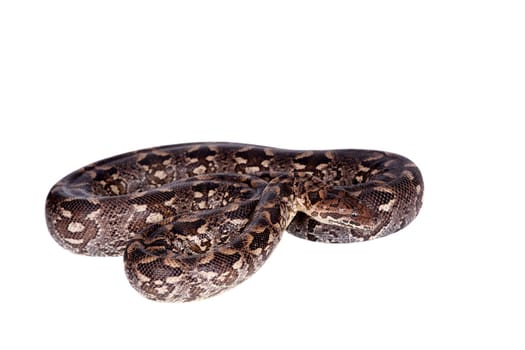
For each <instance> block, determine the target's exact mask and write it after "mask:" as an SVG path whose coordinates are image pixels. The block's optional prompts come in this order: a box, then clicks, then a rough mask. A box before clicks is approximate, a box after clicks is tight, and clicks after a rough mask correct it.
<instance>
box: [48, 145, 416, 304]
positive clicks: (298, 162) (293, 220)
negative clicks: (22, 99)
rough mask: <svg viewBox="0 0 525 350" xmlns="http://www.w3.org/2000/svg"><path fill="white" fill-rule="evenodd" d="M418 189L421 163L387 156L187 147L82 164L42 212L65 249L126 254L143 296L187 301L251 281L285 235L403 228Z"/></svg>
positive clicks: (323, 237)
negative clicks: (247, 280)
mask: <svg viewBox="0 0 525 350" xmlns="http://www.w3.org/2000/svg"><path fill="white" fill-rule="evenodd" d="M423 188H424V186H423V178H422V175H421V172H420V170H419V169H418V167H417V166H416V165H415V164H414V163H413V162H412V161H410V160H409V159H407V158H405V157H403V156H401V155H398V154H395V153H390V152H384V151H376V150H362V149H338V150H287V149H281V148H273V147H266V146H258V145H249V144H236V143H228V142H202V143H186V144H175V145H169V146H160V147H153V148H148V149H142V150H138V151H133V152H128V153H125V154H121V155H117V156H114V157H111V158H107V159H103V160H100V161H97V162H95V163H92V164H90V165H87V166H85V167H82V168H81V169H79V170H76V171H74V172H72V173H71V174H69V175H67V176H66V177H64V178H63V179H62V180H60V181H58V182H57V183H56V184H55V185H54V186H52V188H51V190H50V191H49V193H48V195H47V198H46V205H45V213H46V223H47V227H48V229H49V232H50V233H51V236H52V237H53V238H54V239H55V240H56V242H58V244H59V245H61V246H62V247H64V248H66V249H68V250H70V251H72V252H74V253H77V254H83V255H90V256H123V258H124V268H125V273H126V276H127V278H128V280H129V282H130V284H131V286H132V287H133V288H134V289H136V290H137V291H138V292H139V293H141V294H142V295H143V296H145V297H146V298H148V299H151V300H156V301H164V302H178V301H180V302H186V301H192V300H198V299H204V298H208V297H211V296H214V295H217V294H219V293H221V292H223V291H225V290H228V289H230V288H232V287H234V286H236V285H238V284H239V283H241V282H243V281H245V280H246V279H247V278H248V277H250V276H251V275H252V274H253V273H254V272H256V271H257V270H258V269H259V268H260V267H261V266H262V265H263V264H264V262H265V261H266V260H267V259H268V257H269V256H270V254H271V253H272V252H273V250H274V248H275V247H276V246H277V244H278V243H279V241H280V240H281V237H282V235H283V232H285V231H287V232H289V233H291V234H292V235H295V236H297V237H300V238H303V239H306V240H309V241H317V242H325V243H351V242H361V241H367V240H371V239H375V238H379V237H384V236H386V235H388V234H391V233H393V232H396V231H399V230H400V229H402V228H404V227H405V226H406V225H408V224H409V223H410V222H412V221H413V219H414V218H415V217H416V215H417V214H418V213H419V211H420V209H421V206H422V199H423ZM314 258H315V257H314Z"/></svg>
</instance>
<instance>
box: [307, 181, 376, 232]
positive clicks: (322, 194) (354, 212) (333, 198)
mask: <svg viewBox="0 0 525 350" xmlns="http://www.w3.org/2000/svg"><path fill="white" fill-rule="evenodd" d="M316 197H318V198H315V199H317V200H315V201H312V198H310V207H311V210H309V213H308V214H309V215H311V216H312V217H314V218H315V219H316V220H317V221H319V222H322V223H325V224H329V225H336V226H342V227H348V228H361V229H362V228H371V227H373V226H374V225H375V219H374V212H373V210H371V209H370V208H368V207H367V206H366V205H365V204H364V203H362V202H360V201H359V200H358V199H357V198H356V196H355V195H353V194H352V193H350V192H348V191H345V190H343V189H333V190H331V189H329V190H321V191H319V192H318V196H316Z"/></svg>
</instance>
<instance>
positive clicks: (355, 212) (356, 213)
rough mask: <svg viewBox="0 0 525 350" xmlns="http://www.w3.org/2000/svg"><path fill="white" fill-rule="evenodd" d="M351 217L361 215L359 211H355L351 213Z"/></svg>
mask: <svg viewBox="0 0 525 350" xmlns="http://www.w3.org/2000/svg"><path fill="white" fill-rule="evenodd" d="M350 216H351V217H353V218H357V217H359V213H358V212H357V211H353V212H352V213H351V214H350Z"/></svg>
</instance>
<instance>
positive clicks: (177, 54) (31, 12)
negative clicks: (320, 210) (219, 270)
mask: <svg viewBox="0 0 525 350" xmlns="http://www.w3.org/2000/svg"><path fill="white" fill-rule="evenodd" d="M524 18H525V11H524V7H523V2H522V1H462V0H454V1H446V0H443V1H403V0H401V1H341V2H338V1H287V0H279V1H271V0H268V1H249V0H243V1H228V0H221V1H165V2H164V1H143V2H141V1H111V0H104V1H83V2H81V1H52V0H50V1H23V0H20V1H10V0H7V1H2V2H1V4H0V50H1V52H0V53H1V54H0V117H1V119H0V120H1V121H0V122H1V135H0V136H1V143H2V144H1V155H2V157H1V165H0V166H1V175H0V176H1V184H2V190H1V192H0V193H1V194H2V195H1V197H0V198H1V201H0V203H1V204H0V205H1V207H2V208H1V217H2V223H1V225H2V229H1V232H2V235H1V238H2V240H1V246H2V250H1V253H0V259H1V261H0V263H1V271H2V277H1V279H0V283H1V289H0V293H1V298H0V303H1V305H0V306H1V309H0V310H1V311H0V319H1V322H2V324H3V325H2V326H1V333H2V335H1V337H0V347H1V348H5V349H22V348H27V347H30V346H33V347H36V346H38V347H40V348H66V347H67V348H78V349H99V348H100V349H102V348H147V349H166V348H167V349H169V348H173V349H181V348H189V347H191V348H196V349H199V348H208V349H220V348H227V349H273V348H275V349H277V348H289V349H302V348H321V349H338V348H348V349H386V348H388V349H451V348H456V349H465V348H471V349H473V348H479V347H481V346H483V347H485V348H492V349H523V348H524V347H525V339H524V338H525V335H524V329H525V327H524V326H525V302H524V296H525V287H524V267H525V254H524V248H525V239H524V235H525V232H524V226H523V200H524V198H525V197H524V195H525V193H524V190H523V187H524V185H523V153H522V151H523V149H524V147H523V146H524V142H523V141H522V138H523V130H524V128H523V127H522V126H518V121H519V120H520V119H523V117H524V116H525V99H524V97H525V68H524V67H525V49H524V46H525V25H524V23H525V21H524ZM210 140H225V141H237V142H249V143H256V144H264V145H270V146H276V147H287V148H296V149H323V148H375V149H383V150H389V151H392V152H397V153H401V154H403V155H405V156H407V157H409V158H411V159H412V160H413V161H415V162H416V163H417V164H418V165H419V166H420V168H421V170H422V172H423V175H424V179H425V184H426V192H425V204H424V206H423V209H422V212H421V214H420V216H419V217H418V218H417V219H416V220H415V221H414V223H412V224H411V225H410V226H409V227H407V228H406V229H405V230H403V231H402V232H399V233H397V234H394V235H392V236H389V237H388V238H383V239H380V240H376V241H371V242H367V243H362V244H351V245H326V244H315V243H311V242H307V241H303V240H300V239H297V238H295V237H293V236H291V235H285V236H284V238H283V240H282V242H281V244H280V245H279V247H278V248H277V249H276V251H275V252H274V254H273V255H272V256H271V258H270V259H269V261H268V262H267V264H266V265H265V266H264V267H263V268H262V269H261V270H260V271H259V272H258V273H256V274H255V275H254V276H253V277H252V278H251V279H249V280H248V281H247V282H245V283H243V284H242V285H240V286H238V287H237V288H235V289H233V290H231V291H229V292H227V293H225V294H223V295H221V296H218V297H215V298H212V299H209V300H205V301H201V302H195V303H188V304H161V303H154V302H151V301H148V300H146V299H143V298H142V297H141V296H140V295H139V294H137V293H136V292H135V291H134V290H133V289H132V288H131V287H130V286H129V285H128V282H127V280H126V278H125V275H124V271H123V268H122V260H121V259H120V258H106V259H104V258H90V257H83V256H76V255H73V254H71V253H69V252H67V251H65V250H63V249H61V248H60V247H59V246H58V245H57V244H56V243H55V242H54V241H53V240H52V239H51V238H50V236H49V234H48V232H47V229H46V226H45V221H44V200H45V197H46V194H47V191H48V190H49V189H50V187H51V186H52V185H53V184H54V183H55V182H56V181H57V180H59V179H60V178H61V177H63V176H64V175H66V174H67V173H69V172H70V171H73V170H75V169H76V168H78V167H80V166H83V165H85V164H87V163H89V162H92V161H95V160H98V159H100V158H104V157H107V156H111V155H114V154H119V153H121V152H126V151H130V150H134V149H138V148H143V147H150V146H156V145H162V144H172V143H181V142H191V141H210Z"/></svg>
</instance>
